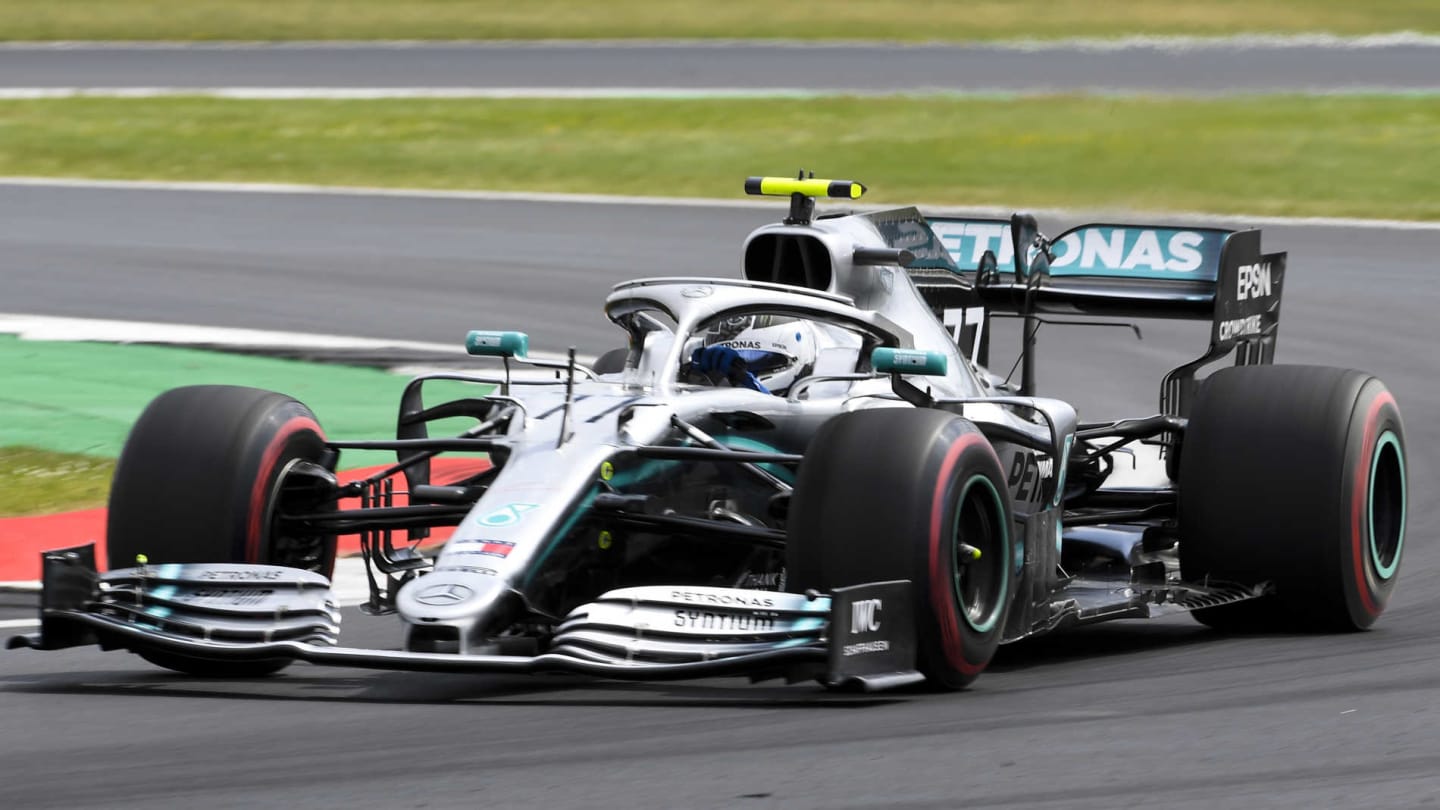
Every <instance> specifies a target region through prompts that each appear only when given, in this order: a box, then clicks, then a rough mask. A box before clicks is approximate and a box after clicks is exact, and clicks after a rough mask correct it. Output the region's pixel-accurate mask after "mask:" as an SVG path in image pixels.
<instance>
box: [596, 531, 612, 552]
mask: <svg viewBox="0 0 1440 810" xmlns="http://www.w3.org/2000/svg"><path fill="white" fill-rule="evenodd" d="M595 544H596V545H598V546H600V548H601V549H608V548H610V547H611V546H613V545H614V544H615V538H613V537H611V536H610V532H606V531H602V532H600V539H599V540H597V541H596V543H595Z"/></svg>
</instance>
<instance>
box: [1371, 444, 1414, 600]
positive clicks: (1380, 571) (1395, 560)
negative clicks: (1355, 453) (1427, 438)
mask: <svg viewBox="0 0 1440 810" xmlns="http://www.w3.org/2000/svg"><path fill="white" fill-rule="evenodd" d="M1387 444H1388V445H1390V446H1391V447H1393V448H1395V456H1396V457H1397V458H1398V459H1399V460H1400V537H1399V539H1398V540H1397V541H1396V543H1395V556H1394V557H1392V558H1391V559H1390V564H1389V565H1388V566H1387V565H1383V564H1381V562H1380V549H1379V548H1377V547H1376V546H1375V472H1376V470H1378V469H1380V450H1381V449H1382V448H1384V447H1385V445H1387ZM1406 506H1407V504H1406V503H1405V451H1404V450H1402V449H1400V440H1399V439H1398V438H1396V437H1395V433H1394V432H1393V431H1389V430H1387V431H1385V432H1384V433H1382V434H1380V440H1379V441H1377V442H1375V453H1374V455H1373V457H1372V458H1371V459H1370V483H1369V486H1368V488H1367V491H1366V493H1365V513H1366V517H1368V518H1369V521H1370V559H1371V561H1373V562H1374V563H1375V574H1376V576H1378V577H1380V579H1381V580H1382V581H1383V580H1388V579H1390V578H1391V577H1393V576H1395V569H1396V568H1399V567H1400V550H1401V549H1402V548H1404V546H1405V508H1406Z"/></svg>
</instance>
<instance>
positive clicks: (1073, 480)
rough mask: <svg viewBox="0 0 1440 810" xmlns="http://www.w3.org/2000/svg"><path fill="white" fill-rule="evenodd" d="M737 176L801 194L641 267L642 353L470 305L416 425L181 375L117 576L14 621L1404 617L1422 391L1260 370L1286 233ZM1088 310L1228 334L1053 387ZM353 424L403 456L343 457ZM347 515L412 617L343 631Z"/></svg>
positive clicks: (864, 671) (890, 682) (249, 629)
mask: <svg viewBox="0 0 1440 810" xmlns="http://www.w3.org/2000/svg"><path fill="white" fill-rule="evenodd" d="M747 190H748V191H750V192H751V193H757V194H771V195H780V196H784V197H788V198H789V200H790V210H789V214H788V216H787V217H786V218H785V219H784V221H783V222H781V223H777V224H773V225H769V226H766V227H762V228H760V229H758V230H756V231H755V232H754V233H752V234H750V236H749V237H748V238H747V239H746V240H745V243H744V250H743V254H742V256H743V258H742V271H743V272H742V275H741V276H740V277H739V278H690V277H684V278H648V279H641V280H637V281H629V282H626V283H622V284H619V285H618V286H616V287H615V288H614V291H613V292H612V293H611V294H610V295H609V297H608V298H607V299H606V301H605V313H606V315H607V316H608V317H609V319H610V320H611V321H613V322H614V324H615V325H616V326H617V327H619V329H620V330H621V331H622V332H623V334H624V339H625V340H624V342H625V345H624V346H623V347H620V348H618V349H616V350H614V351H611V352H608V353H605V354H603V355H602V356H601V357H600V358H599V359H598V360H597V361H596V362H594V363H593V364H591V365H588V366H587V365H583V364H581V363H579V362H577V361H576V355H575V351H574V349H572V350H571V352H570V356H569V359H568V360H567V361H556V360H541V359H536V358H531V357H529V352H528V338H527V337H526V336H525V335H524V334H522V333H518V332H483V331H476V332H472V333H471V334H470V335H469V336H468V338H467V348H468V350H469V352H470V354H472V355H475V356H476V357H477V358H488V359H487V360H485V361H484V362H487V363H493V364H494V367H493V370H491V371H478V372H476V373H459V372H454V373H434V374H428V375H424V376H421V377H418V378H416V379H414V380H413V381H411V382H410V383H409V384H408V386H407V387H406V389H405V391H404V394H403V396H402V397H401V400H400V403H399V415H398V420H397V422H398V425H397V432H396V437H395V438H393V439H386V440H374V441H337V440H334V439H331V438H327V436H326V435H325V433H324V432H323V431H322V429H321V427H320V425H319V423H318V422H317V420H316V418H315V416H314V415H313V414H312V413H311V412H310V411H309V410H308V409H307V408H306V407H305V406H304V405H302V404H301V403H299V402H297V401H295V400H294V399H291V398H290V397H287V396H283V395H281V394H277V393H272V392H267V391H260V390H255V389H248V388H238V387H225V386H204V387H189V388H180V389H176V390H172V391H170V392H168V393H165V394H163V395H161V396H160V397H158V398H157V399H156V400H155V401H154V402H153V403H152V404H151V405H150V406H149V407H148V408H147V409H146V411H145V412H144V413H143V415H142V416H141V417H140V419H139V421H138V422H137V423H136V425H135V426H134V429H133V431H132V433H131V435H130V437H129V439H128V441H127V443H126V445H125V448H124V451H123V454H122V456H121V458H120V460H119V463H118V466H117V469H116V473H115V481H114V487H113V491H112V494H111V499H110V510H109V517H108V521H109V522H108V532H107V541H108V566H106V568H107V569H108V570H107V571H106V572H105V573H100V572H99V571H98V568H99V566H97V560H96V559H95V557H96V554H95V551H94V548H93V547H80V548H73V549H65V550H59V551H53V552H49V553H47V554H46V555H45V556H44V582H43V596H42V607H41V617H42V626H41V628H40V631H39V632H38V633H35V634H32V635H27V636H20V637H17V638H15V639H12V640H11V646H27V647H32V648H36V649H41V650H49V649H57V648H63V647H71V646H75V645H82V644H99V645H100V646H102V647H104V648H107V649H125V650H129V651H132V652H135V653H138V654H139V655H140V656H142V657H144V658H146V659H147V660H149V661H151V662H153V663H155V664H159V665H161V666H164V667H168V668H171V669H174V670H179V671H181V672H186V673H192V674H197V675H206V674H246V675H256V674H263V673H268V672H273V671H276V670H278V669H280V668H282V667H284V666H286V665H287V664H290V663H292V662H294V661H296V660H303V661H308V662H312V663H315V664H339V665H345V666H362V667H376V668H389V669H403V670H428V671H465V672H545V671H555V672H572V673H588V674H592V675H596V676H601V677H608V678H625V679H641V680H643V679H676V678H694V677H709V676H718V675H743V676H748V677H750V678H752V679H764V678H785V679H789V680H791V681H798V680H817V681H819V682H820V683H822V684H824V685H826V686H830V687H849V688H863V689H881V688H887V687H894V686H899V685H903V684H910V683H916V682H921V681H924V682H928V683H929V684H930V685H932V686H934V687H938V688H949V689H953V688H961V687H964V686H966V685H968V684H969V683H971V682H972V681H973V680H974V679H975V678H976V677H977V676H978V675H979V674H980V672H981V671H982V670H983V669H984V668H985V667H986V665H987V663H988V662H989V661H990V659H991V657H992V655H993V654H994V653H995V651H996V648H997V645H999V644H1003V643H1008V642H1013V641H1017V640H1020V639H1025V638H1029V637H1033V636H1038V635H1041V634H1046V633H1051V632H1055V631H1059V630H1062V629H1064V628H1069V627H1073V626H1077V625H1083V624H1087V623H1092V622H1100V621H1108V620H1111V619H1130V618H1145V617H1154V616H1159V615H1163V614H1167V613H1172V612H1177V611H1188V612H1190V613H1192V614H1193V615H1194V616H1195V617H1196V618H1197V619H1199V620H1200V621H1201V622H1204V623H1205V624H1208V625H1212V626H1214V627H1217V628H1228V629H1243V628H1252V627H1265V628H1278V629H1305V630H1317V629H1318V630H1328V631H1342V630H1356V629H1363V628H1366V627H1368V626H1370V625H1371V624H1372V623H1373V622H1374V621H1375V620H1376V618H1377V617H1378V616H1379V615H1380V613H1381V611H1382V610H1384V608H1385V605H1386V602H1387V600H1388V599H1389V598H1390V595H1391V592H1392V591H1393V589H1394V587H1395V581H1396V577H1397V574H1398V572H1399V567H1400V560H1401V554H1402V550H1403V545H1404V534H1405V508H1406V464H1405V439H1404V429H1403V427H1402V424H1401V419H1400V413H1399V410H1398V409H1397V406H1396V403H1395V400H1394V398H1393V397H1392V396H1391V394H1390V392H1389V391H1387V389H1386V388H1385V386H1384V385H1383V384H1382V383H1381V382H1380V381H1379V380H1378V379H1376V378H1375V377H1373V376H1371V375H1369V374H1366V373H1364V372H1360V371H1351V370H1341V369H1333V368H1325V367H1308V366H1275V365H1272V364H1271V361H1272V357H1273V353H1274V350H1275V342H1276V335H1277V329H1278V325H1279V314H1280V300H1281V293H1282V291H1283V289H1284V284H1285V280H1286V273H1285V270H1286V255H1285V254H1284V253H1262V252H1261V249H1260V233H1259V231H1255V230H1242V231H1229V230H1221V229H1215V228H1185V227H1157V226H1149V225H1115V224H1100V225H1086V226H1083V227H1079V228H1075V229H1073V230H1070V231H1067V232H1065V233H1064V234H1062V235H1060V236H1059V237H1057V238H1054V239H1047V238H1046V237H1045V236H1043V235H1042V234H1041V233H1040V232H1039V230H1038V228H1037V227H1036V222H1035V220H1034V218H1033V217H1030V216H1026V215H1015V216H1013V217H1011V218H1010V219H1008V220H990V219H957V218H945V217H926V216H925V215H923V214H921V213H920V212H919V211H917V210H916V209H914V208H903V209H898V210H888V211H879V212H874V211H869V212H859V213H834V214H824V215H819V216H817V215H816V212H815V198H816V197H826V196H828V197H842V198H847V199H854V198H857V197H859V195H860V194H861V192H862V191H863V187H862V186H860V185H859V184H858V183H851V182H848V181H826V180H817V179H814V178H805V177H804V176H803V174H802V177H801V178H799V179H787V178H751V179H750V180H749V181H747ZM1096 317H1148V318H1188V319H1200V320H1203V321H1208V322H1209V323H1210V327H1211V328H1210V342H1209V346H1208V348H1207V349H1206V351H1205V352H1204V353H1203V355H1201V356H1200V357H1199V358H1198V359H1196V360H1194V361H1193V362H1188V363H1185V364H1183V365H1180V366H1179V367H1178V368H1176V369H1175V370H1174V371H1171V372H1170V373H1169V374H1168V375H1166V376H1165V378H1164V380H1163V382H1162V384H1161V389H1160V402H1159V406H1160V407H1159V411H1158V413H1155V414H1154V415H1141V416H1137V417H1133V418H1118V419H1115V418H1106V419H1100V420H1081V419H1080V418H1079V416H1078V415H1077V413H1076V410H1075V409H1074V408H1073V407H1072V406H1071V405H1069V404H1067V403H1066V402H1064V401H1061V400H1058V399H1052V398H1045V397H1039V396H1036V395H1035V382H1036V381H1035V363H1034V358H1035V352H1036V349H1037V341H1036V331H1037V330H1038V328H1039V327H1040V325H1041V324H1046V323H1071V322H1075V321H1076V320H1085V321H1093V319H1095V318H1096ZM999 318H1015V319H1017V321H1018V323H1019V324H1020V326H1021V333H1020V334H1021V346H1020V357H1019V358H1018V360H1017V363H1016V366H1017V367H1018V369H1019V371H1020V375H1019V378H1018V380H1016V381H1015V382H1014V383H1013V384H1012V383H1011V382H1010V381H1008V380H1007V379H1002V378H1001V377H1000V376H999V375H997V374H993V373H992V372H991V371H989V370H988V366H989V353H990V343H991V329H990V326H991V324H992V322H993V321H994V320H995V319H999ZM619 342H620V341H619V340H617V343H619ZM1232 357H1233V358H1234V359H1233V362H1227V361H1229V360H1230V358H1232ZM1007 359H1008V358H1007ZM476 362H477V363H478V362H481V361H479V360H477V361H476ZM1222 363H1223V367H1220V368H1218V370H1212V373H1209V374H1208V375H1205V376H1203V377H1202V376H1201V375H1200V373H1199V372H1201V371H1202V370H1205V369H1209V368H1211V367H1212V366H1215V365H1218V364H1222ZM537 368H538V372H537V371H536V369H537ZM437 391H439V392H444V394H443V395H437V394H436V393H435V392H437ZM1143 413H1144V412H1143V411H1142V414H1143ZM362 449H363V450H383V451H386V452H393V453H394V454H395V455H394V463H393V464H390V465H389V466H388V467H385V468H384V469H382V470H379V471H378V472H376V473H374V474H373V475H369V476H368V477H365V478H363V479H361V480H357V481H351V482H348V483H341V481H340V479H339V478H338V477H337V475H336V472H335V471H336V469H337V464H338V461H339V457H340V455H341V454H342V453H343V452H345V451H348V450H362ZM456 457H459V458H468V459H470V463H469V464H468V465H466V464H460V465H456V464H447V463H445V462H446V461H447V459H448V460H453V459H455V458H456ZM442 529H443V530H448V531H450V532H451V533H450V534H449V536H448V539H444V540H443V542H440V539H439V538H436V537H432V533H438V531H437V530H442ZM357 533H358V534H359V535H360V539H361V549H362V552H363V557H364V561H365V563H366V567H367V571H368V573H369V583H370V597H369V602H368V604H367V605H366V609H367V610H368V611H370V612H372V613H388V614H394V615H395V616H397V617H398V619H399V633H398V634H397V641H396V645H395V648H393V649H383V650H375V649H354V648H346V647H341V646H338V641H339V622H340V614H339V613H338V611H337V609H336V606H335V602H334V599H333V596H332V593H331V590H330V582H329V580H328V579H327V577H328V576H329V575H330V573H331V570H332V566H333V564H334V560H335V553H336V552H335V548H336V537H337V536H338V535H352V534H357Z"/></svg>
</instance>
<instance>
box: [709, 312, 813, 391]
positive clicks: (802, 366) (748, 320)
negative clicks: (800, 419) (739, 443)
mask: <svg viewBox="0 0 1440 810" xmlns="http://www.w3.org/2000/svg"><path fill="white" fill-rule="evenodd" d="M815 335H816V332H815V327H814V325H812V324H811V323H810V322H809V321H807V320H804V319H802V318H794V317H790V316H787V315H741V316H736V317H733V318H726V319H724V320H722V321H719V322H717V323H716V324H715V325H713V326H711V327H710V329H709V330H707V331H706V332H705V345H706V346H729V347H730V348H732V349H734V350H735V351H736V353H738V354H739V355H740V357H741V359H743V360H744V361H745V366H746V368H747V369H748V370H749V371H750V373H751V374H754V375H755V376H756V378H758V379H759V380H760V382H762V383H764V385H765V387H766V388H768V389H770V392H771V393H773V394H783V393H785V391H786V390H787V389H788V388H789V387H790V385H791V384H792V383H794V382H795V381H796V380H798V379H800V378H801V377H805V376H807V375H809V374H810V373H811V370H812V369H813V368H814V367H815V355H816V352H817V347H816V345H815Z"/></svg>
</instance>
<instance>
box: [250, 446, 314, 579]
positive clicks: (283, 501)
mask: <svg viewBox="0 0 1440 810" xmlns="http://www.w3.org/2000/svg"><path fill="white" fill-rule="evenodd" d="M302 461H304V459H300V458H294V459H291V460H289V461H287V462H286V463H285V466H284V467H282V468H281V469H280V475H278V476H276V478H275V483H274V485H273V486H272V488H271V492H270V503H269V506H268V507H267V510H266V513H265V534H264V536H263V537H262V539H261V546H262V548H264V547H267V546H268V547H269V550H270V555H269V556H270V559H269V560H266V561H265V562H266V563H267V564H269V565H283V566H286V567H289V568H299V569H301V570H304V571H313V572H315V573H317V574H326V575H328V572H327V571H325V570H324V569H325V563H326V559H325V558H326V556H327V554H326V552H327V548H326V547H327V545H328V544H329V537H328V536H327V535H306V536H300V535H294V534H286V533H283V532H281V531H280V515H281V514H282V513H284V512H286V511H290V510H289V509H287V508H286V507H300V508H303V506H302V505H301V502H303V501H307V500H311V499H312V498H309V497H307V495H308V494H309V489H308V488H306V487H299V488H287V487H286V482H287V480H290V478H291V476H290V471H291V470H292V469H294V467H295V465H297V464H299V463H301V462H302ZM318 509H319V507H318V506H312V508H311V509H308V510H306V511H317V510H318Z"/></svg>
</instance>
